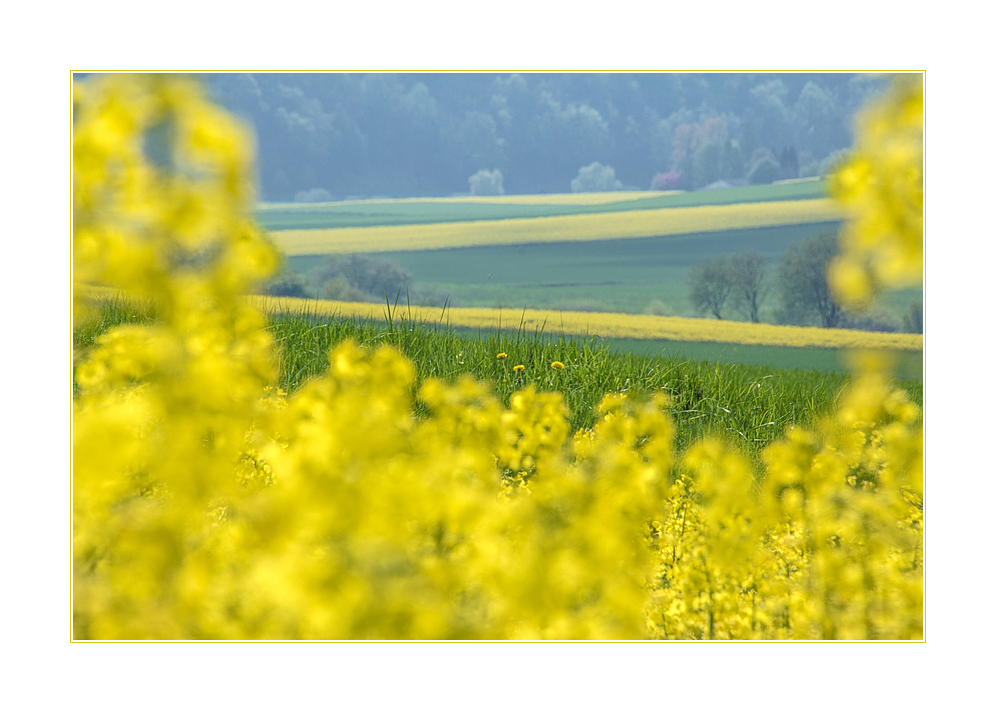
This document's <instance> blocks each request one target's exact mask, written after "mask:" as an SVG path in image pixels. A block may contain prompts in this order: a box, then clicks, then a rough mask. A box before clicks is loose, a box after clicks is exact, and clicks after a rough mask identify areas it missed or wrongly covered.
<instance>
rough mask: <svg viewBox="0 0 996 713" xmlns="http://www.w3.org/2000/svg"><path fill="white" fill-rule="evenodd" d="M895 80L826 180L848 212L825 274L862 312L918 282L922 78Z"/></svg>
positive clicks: (840, 295)
mask: <svg viewBox="0 0 996 713" xmlns="http://www.w3.org/2000/svg"><path fill="white" fill-rule="evenodd" d="M899 76H900V78H901V79H900V80H899V81H897V82H896V83H895V84H894V85H893V87H892V88H891V91H890V92H889V93H888V94H887V95H886V96H885V97H883V98H882V99H881V100H879V101H878V102H877V103H875V104H874V105H872V106H871V107H869V108H868V109H866V110H865V112H864V113H863V114H862V116H861V117H860V126H859V128H860V131H859V134H858V141H857V145H856V147H855V152H854V155H853V156H852V157H851V158H850V160H848V161H847V162H846V163H845V164H844V165H843V166H842V167H841V168H840V169H839V170H838V171H837V173H836V174H835V175H834V176H833V177H832V180H831V191H832V192H833V193H834V194H835V195H836V196H837V198H838V199H839V200H840V201H841V202H843V203H844V204H845V205H847V206H849V207H850V208H851V209H852V210H853V212H854V220H852V221H851V222H850V223H849V224H848V225H847V226H846V227H845V229H844V231H843V232H842V234H841V246H842V248H843V254H842V255H841V257H840V258H839V259H838V260H837V261H836V263H835V264H834V266H833V267H832V269H831V271H830V275H829V276H830V279H831V283H832V285H833V287H834V290H835V292H836V294H837V296H838V299H839V300H841V302H842V303H844V304H847V305H849V306H854V307H866V306H868V305H869V304H870V303H871V301H872V300H873V299H874V296H875V293H876V292H877V291H878V290H879V289H880V288H882V287H884V286H910V285H917V284H919V283H920V280H921V278H922V272H923V76H922V75H920V74H915V75H913V74H911V75H899Z"/></svg>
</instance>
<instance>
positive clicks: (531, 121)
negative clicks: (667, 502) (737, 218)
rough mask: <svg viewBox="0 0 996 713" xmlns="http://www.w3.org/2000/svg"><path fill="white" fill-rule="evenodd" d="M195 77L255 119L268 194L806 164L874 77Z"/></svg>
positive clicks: (833, 140)
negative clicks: (588, 172)
mask: <svg viewBox="0 0 996 713" xmlns="http://www.w3.org/2000/svg"><path fill="white" fill-rule="evenodd" d="M203 76H204V77H205V81H206V82H207V84H208V87H209V89H210V90H211V92H212V94H213V95H214V96H215V97H216V98H217V99H218V100H219V101H220V102H221V103H222V104H223V105H224V106H225V107H226V108H228V109H229V110H231V111H233V112H235V113H236V114H238V115H240V116H242V117H243V118H244V119H246V120H247V121H248V122H249V123H250V124H252V126H253V128H254V129H255V132H256V135H257V139H258V161H259V166H258V170H259V178H260V184H261V190H262V198H263V199H265V200H293V199H295V198H296V197H299V196H300V199H301V200H316V199H317V200H327V198H326V196H328V197H332V198H345V197H352V196H357V197H360V196H419V195H451V194H458V193H467V192H468V180H469V178H470V177H472V176H475V175H477V174H478V173H479V172H481V171H484V172H487V173H489V174H492V175H493V174H494V172H495V171H497V172H500V174H501V176H502V179H503V185H502V190H504V191H507V192H509V193H560V192H565V191H567V190H570V189H571V183H572V179H576V180H579V181H582V182H583V180H584V179H583V178H582V176H581V175H579V170H580V169H581V168H582V167H589V166H591V165H593V164H594V163H598V164H599V165H601V166H602V167H605V168H611V169H612V170H613V171H614V173H615V176H614V178H613V179H612V184H611V185H612V186H613V187H615V185H616V184H615V182H616V181H618V182H619V185H620V186H621V187H628V188H640V189H645V188H647V187H648V186H649V185H651V183H654V184H655V187H658V186H656V184H657V183H660V184H661V185H660V186H659V187H662V188H663V187H666V186H668V184H669V181H670V183H677V184H679V187H683V188H700V187H702V186H705V185H708V184H710V183H714V182H716V181H719V180H727V181H751V182H758V183H763V182H768V181H769V180H775V179H776V178H779V177H794V176H797V175H798V176H805V175H816V173H817V172H820V171H822V170H823V166H824V163H825V161H826V160H827V159H828V157H831V156H832V155H833V154H834V152H837V151H840V150H844V149H847V148H849V147H850V145H851V141H852V138H853V131H852V119H853V116H854V113H855V111H856V109H857V108H858V107H860V106H861V105H863V103H864V102H865V101H866V100H867V99H868V97H869V96H870V95H872V94H874V93H876V92H878V91H881V89H882V88H883V87H885V86H886V83H887V78H886V77H882V76H880V77H868V76H864V75H856V74H829V73H819V74H805V73H788V74H749V73H741V74H712V73H709V74H674V73H650V74H622V73H608V74H580V73H569V74H521V75H520V74H513V75H499V74H483V73H460V74H443V73H433V74H414V73H412V74H343V73H306V74H290V73H287V74H284V73H272V74H216V75H203ZM663 177H670V178H663ZM473 190H474V189H473V188H471V191H472V192H473ZM477 190H478V191H481V190H491V191H494V190H496V189H495V188H494V184H493V183H491V184H483V185H481V186H479V187H478V188H477ZM478 194H479V195H483V193H478Z"/></svg>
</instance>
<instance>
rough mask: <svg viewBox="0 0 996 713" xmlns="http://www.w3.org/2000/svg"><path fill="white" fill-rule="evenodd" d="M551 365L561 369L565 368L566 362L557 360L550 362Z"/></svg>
mask: <svg viewBox="0 0 996 713" xmlns="http://www.w3.org/2000/svg"><path fill="white" fill-rule="evenodd" d="M550 367H551V368H553V369H557V370H560V369H563V368H564V363H563V362H560V361H555V362H553V363H552V364H550Z"/></svg>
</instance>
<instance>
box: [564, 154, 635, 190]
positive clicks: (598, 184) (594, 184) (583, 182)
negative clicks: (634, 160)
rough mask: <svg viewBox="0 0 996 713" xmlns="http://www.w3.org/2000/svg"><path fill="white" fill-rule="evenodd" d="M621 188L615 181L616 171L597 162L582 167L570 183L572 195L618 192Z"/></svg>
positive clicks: (620, 184) (618, 182)
mask: <svg viewBox="0 0 996 713" xmlns="http://www.w3.org/2000/svg"><path fill="white" fill-rule="evenodd" d="M622 187H623V185H622V183H621V182H620V181H617V180H616V171H615V169H614V168H612V166H603V165H602V164H600V163H599V162H598V161H595V162H594V163H591V164H589V165H587V166H584V167H582V168H581V169H580V170H578V175H577V177H575V178H574V179H573V180H572V181H571V190H572V191H573V192H574V193H594V192H597V191H618V190H621V189H622Z"/></svg>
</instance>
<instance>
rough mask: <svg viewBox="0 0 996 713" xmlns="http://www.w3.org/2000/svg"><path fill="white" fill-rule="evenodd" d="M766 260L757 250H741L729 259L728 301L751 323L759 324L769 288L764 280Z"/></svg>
mask: <svg viewBox="0 0 996 713" xmlns="http://www.w3.org/2000/svg"><path fill="white" fill-rule="evenodd" d="M767 265H768V258H767V257H766V256H765V255H763V254H761V253H759V252H758V251H757V250H742V251H740V252H738V253H736V254H735V255H733V256H732V257H730V281H731V282H732V289H731V291H730V299H731V300H732V302H733V305H734V307H735V308H736V309H738V310H740V312H742V313H743V315H744V317H746V318H747V319H749V320H750V321H751V322H760V321H761V319H760V311H761V305H762V304H763V302H764V300H765V298H766V297H767V296H768V293H769V292H770V291H771V286H770V285H769V284H768V281H767V280H766V279H765V278H766V274H765V273H766V269H767Z"/></svg>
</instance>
